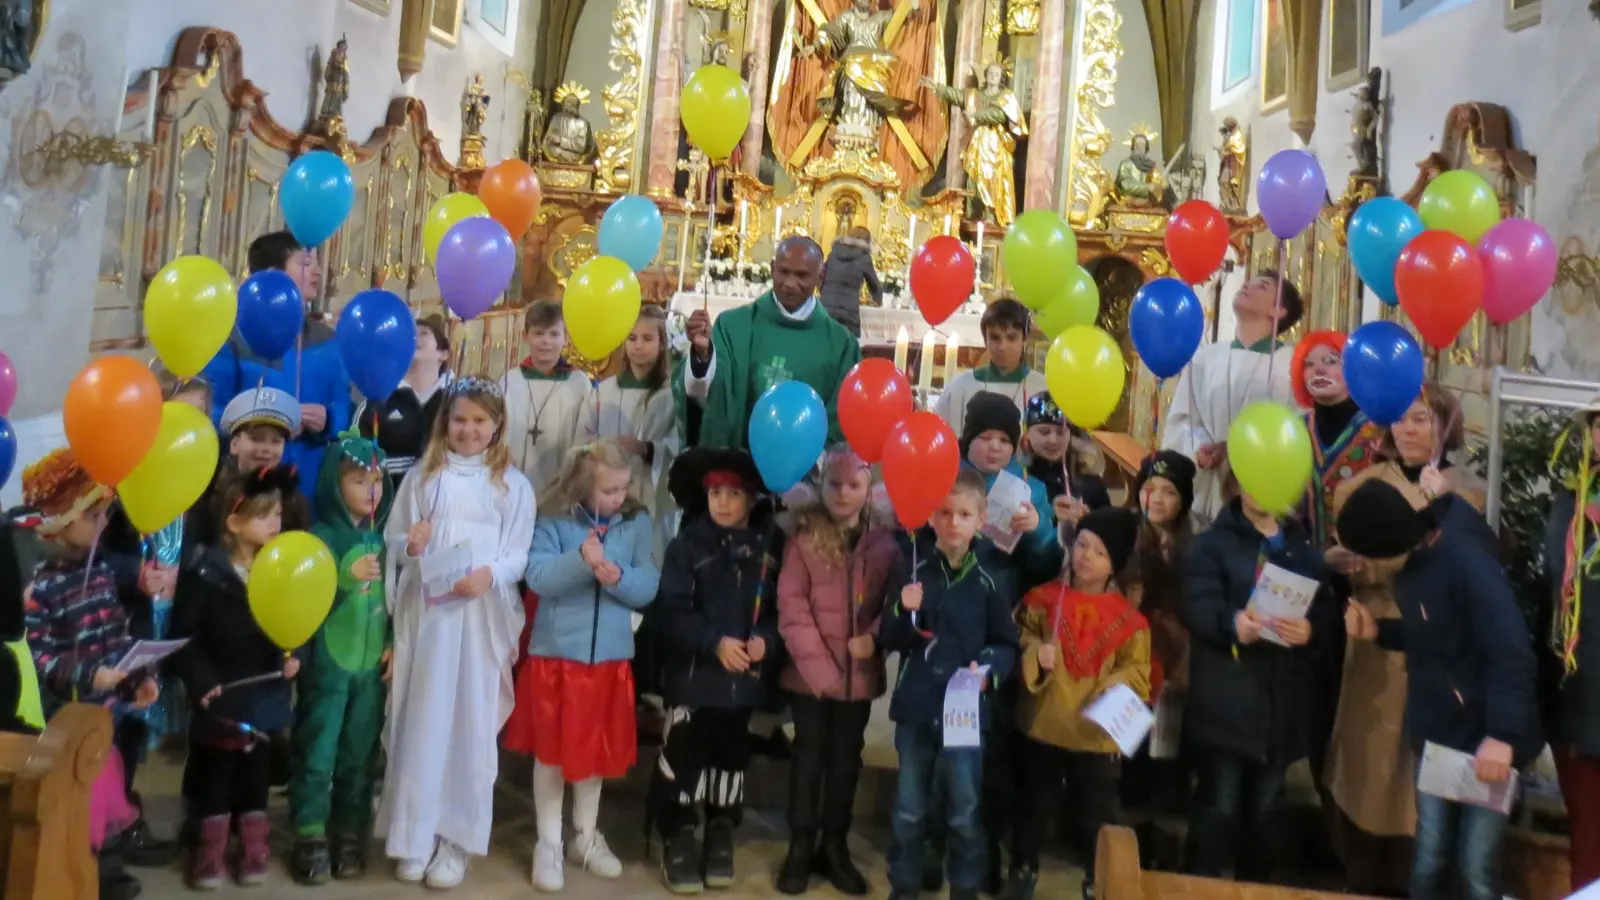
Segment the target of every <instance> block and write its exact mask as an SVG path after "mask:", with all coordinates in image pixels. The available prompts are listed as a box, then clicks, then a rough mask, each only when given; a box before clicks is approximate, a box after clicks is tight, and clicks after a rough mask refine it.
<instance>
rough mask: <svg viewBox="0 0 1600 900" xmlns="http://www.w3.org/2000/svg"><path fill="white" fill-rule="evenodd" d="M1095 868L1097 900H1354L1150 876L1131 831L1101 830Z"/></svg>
mask: <svg viewBox="0 0 1600 900" xmlns="http://www.w3.org/2000/svg"><path fill="white" fill-rule="evenodd" d="M1094 866H1095V873H1094V876H1095V877H1094V895H1095V900H1175V898H1182V900H1269V898H1270V900H1334V898H1340V900H1351V897H1352V895H1350V894H1327V893H1322V892H1319V891H1304V890H1298V889H1295V888H1285V887H1274V886H1272V885H1267V884H1245V883H1241V882H1237V881H1223V880H1221V879H1213V878H1196V877H1194V876H1191V875H1175V874H1173V873H1171V872H1146V871H1143V870H1142V869H1140V868H1139V838H1138V837H1136V836H1135V835H1134V833H1133V832H1132V831H1131V830H1129V829H1127V828H1121V827H1117V826H1107V827H1105V828H1102V829H1100V839H1099V843H1098V845H1097V846H1096V848H1095V856H1094Z"/></svg>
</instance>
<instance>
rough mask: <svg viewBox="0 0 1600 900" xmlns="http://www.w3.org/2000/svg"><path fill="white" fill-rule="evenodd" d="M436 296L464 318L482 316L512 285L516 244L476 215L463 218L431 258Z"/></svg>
mask: <svg viewBox="0 0 1600 900" xmlns="http://www.w3.org/2000/svg"><path fill="white" fill-rule="evenodd" d="M433 267H434V271H436V272H437V273H438V274H439V294H440V295H441V296H442V297H444V302H445V305H446V306H448V307H450V311H451V312H453V313H455V314H456V315H458V316H460V317H461V318H463V319H471V318H474V317H476V316H479V315H482V314H483V313H484V312H485V311H486V310H488V309H489V307H491V306H493V305H494V302H495V301H496V300H498V299H500V295H501V294H504V293H505V292H506V288H508V287H510V286H511V276H512V274H513V273H515V272H516V270H517V244H516V242H515V241H513V240H512V239H511V233H510V232H508V231H506V227H505V226H504V225H501V224H500V223H499V222H496V221H495V220H494V219H490V218H487V217H483V216H479V217H476V218H471V219H462V220H461V221H459V222H457V223H456V224H454V225H452V226H451V227H450V230H449V231H447V232H445V234H444V240H443V241H442V242H440V244H439V252H438V253H437V254H436V255H435V256H434V264H433Z"/></svg>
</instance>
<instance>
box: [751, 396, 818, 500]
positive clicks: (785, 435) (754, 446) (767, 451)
mask: <svg viewBox="0 0 1600 900" xmlns="http://www.w3.org/2000/svg"><path fill="white" fill-rule="evenodd" d="M827 440H828V411H827V409H825V408H824V407H823V405H822V398H821V397H819V396H817V392H816V391H815V390H813V389H812V387H811V385H809V384H806V383H805V382H803V381H783V382H779V383H778V384H775V385H773V386H772V387H770V388H768V389H767V392H766V393H764V394H762V395H761V398H760V399H759V400H757V401H756V405H755V408H754V409H752V410H751V411H750V455H751V456H753V457H755V461H756V468H757V469H758V470H760V472H761V480H762V481H764V482H766V485H767V489H768V490H770V491H773V492H775V493H779V494H781V493H783V492H784V491H787V490H788V489H789V488H792V487H794V486H795V485H797V484H799V483H800V479H802V478H804V477H806V473H808V472H810V471H811V467H812V466H815V465H816V464H817V458H818V457H820V456H821V455H822V447H823V445H824V444H826V443H827Z"/></svg>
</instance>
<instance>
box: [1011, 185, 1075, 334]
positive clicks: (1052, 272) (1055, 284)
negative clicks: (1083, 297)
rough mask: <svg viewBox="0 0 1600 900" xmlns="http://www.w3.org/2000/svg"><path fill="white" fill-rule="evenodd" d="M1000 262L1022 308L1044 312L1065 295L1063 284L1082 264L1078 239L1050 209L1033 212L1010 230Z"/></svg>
mask: <svg viewBox="0 0 1600 900" xmlns="http://www.w3.org/2000/svg"><path fill="white" fill-rule="evenodd" d="M1000 260H1001V262H1002V263H1003V264H1004V265H1005V270H1006V280H1008V281H1010V282H1011V287H1012V289H1013V290H1014V291H1016V294H1017V299H1018V300H1020V301H1022V305H1023V306H1026V307H1028V308H1029V309H1033V310H1043V309H1044V308H1045V307H1046V306H1048V305H1049V304H1050V302H1051V301H1052V300H1054V299H1055V298H1056V297H1057V296H1058V295H1059V294H1060V293H1061V282H1062V281H1063V280H1065V279H1066V278H1067V276H1068V274H1069V273H1070V272H1071V270H1072V269H1073V267H1075V266H1077V265H1078V239H1077V237H1076V236H1074V235H1073V233H1072V228H1071V226H1069V225H1068V224H1067V222H1066V220H1065V219H1063V218H1061V217H1060V216H1059V215H1057V214H1055V213H1054V212H1051V211H1050V210H1048V209H1030V210H1028V211H1027V212H1025V213H1023V214H1022V215H1020V216H1018V217H1017V221H1015V222H1013V223H1011V228H1010V229H1009V230H1008V231H1006V238H1005V240H1004V241H1002V242H1001V244H1000Z"/></svg>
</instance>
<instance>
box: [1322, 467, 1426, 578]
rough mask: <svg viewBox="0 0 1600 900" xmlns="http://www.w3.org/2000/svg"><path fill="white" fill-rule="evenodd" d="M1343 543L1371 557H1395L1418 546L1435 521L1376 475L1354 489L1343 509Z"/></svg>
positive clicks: (1341, 517) (1351, 550)
mask: <svg viewBox="0 0 1600 900" xmlns="http://www.w3.org/2000/svg"><path fill="white" fill-rule="evenodd" d="M1337 528H1338V530H1339V543H1341V544H1343V545H1344V548H1345V549H1346V550H1349V551H1350V552H1351V553H1354V554H1356V555H1357V556H1365V557H1367V558H1368V559H1392V558H1393V557H1396V556H1403V555H1405V554H1407V553H1410V552H1411V551H1412V550H1415V549H1416V548H1417V545H1418V544H1420V543H1422V540H1423V538H1425V537H1427V536H1428V532H1429V531H1430V530H1432V528H1433V524H1432V521H1431V518H1430V517H1429V516H1428V515H1427V514H1426V513H1421V512H1418V511H1417V510H1416V509H1414V508H1413V507H1412V506H1411V501H1409V500H1407V499H1406V498H1405V495H1404V494H1402V493H1400V489H1399V488H1396V487H1395V486H1394V485H1392V484H1389V483H1388V482H1386V481H1380V480H1379V479H1376V478H1373V479H1370V480H1368V481H1367V482H1365V483H1363V484H1362V485H1361V486H1360V487H1358V488H1356V489H1355V490H1354V491H1352V492H1351V494H1350V497H1349V499H1347V500H1345V502H1344V508H1343V509H1341V510H1339V521H1338V523H1337Z"/></svg>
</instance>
